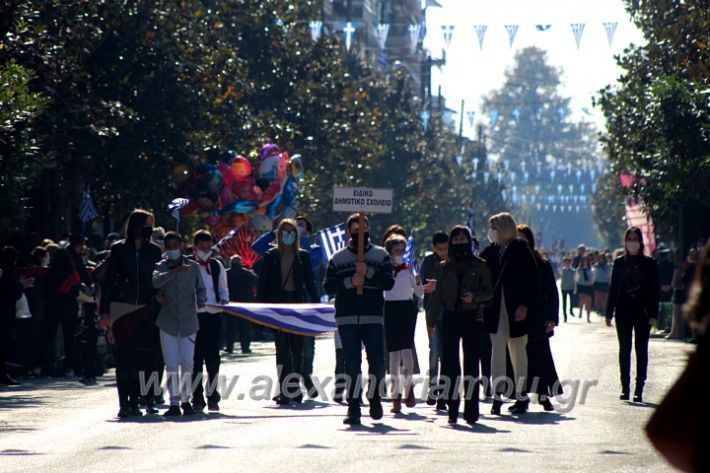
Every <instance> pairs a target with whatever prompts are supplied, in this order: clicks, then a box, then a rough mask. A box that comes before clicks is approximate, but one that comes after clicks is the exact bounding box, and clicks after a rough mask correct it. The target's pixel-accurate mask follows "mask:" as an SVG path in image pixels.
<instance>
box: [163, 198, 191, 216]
mask: <svg viewBox="0 0 710 473" xmlns="http://www.w3.org/2000/svg"><path fill="white" fill-rule="evenodd" d="M189 203H190V201H189V200H188V199H181V198H177V199H173V200H172V202H170V204H168V210H170V214H171V215H172V216H173V218H174V219H175V220H178V221H179V220H180V209H182V208H184V207H186V206H187V205H188V204H189Z"/></svg>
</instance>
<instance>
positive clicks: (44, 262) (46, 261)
mask: <svg viewBox="0 0 710 473" xmlns="http://www.w3.org/2000/svg"><path fill="white" fill-rule="evenodd" d="M42 267H43V268H48V267H49V258H44V259H43V260H42Z"/></svg>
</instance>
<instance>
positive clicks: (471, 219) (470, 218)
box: [466, 210, 476, 237]
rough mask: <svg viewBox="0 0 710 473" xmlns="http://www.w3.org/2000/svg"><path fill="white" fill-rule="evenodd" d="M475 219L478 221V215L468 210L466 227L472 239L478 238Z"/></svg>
mask: <svg viewBox="0 0 710 473" xmlns="http://www.w3.org/2000/svg"><path fill="white" fill-rule="evenodd" d="M475 219H476V214H475V213H473V210H467V211H466V226H467V227H468V230H469V231H470V232H471V236H472V237H474V236H476V226H475Z"/></svg>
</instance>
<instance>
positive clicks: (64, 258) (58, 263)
mask: <svg viewBox="0 0 710 473" xmlns="http://www.w3.org/2000/svg"><path fill="white" fill-rule="evenodd" d="M75 269H76V267H75V266H74V260H73V259H72V257H71V255H70V254H69V252H68V251H67V250H66V249H64V248H61V249H59V250H57V251H55V252H54V255H52V261H51V262H50V263H49V270H50V273H51V274H52V275H53V277H54V278H55V280H56V281H58V282H63V281H64V280H65V279H66V278H68V277H69V275H70V274H71V273H73V272H74V271H75Z"/></svg>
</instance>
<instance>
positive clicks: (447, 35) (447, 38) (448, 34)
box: [441, 25, 456, 47]
mask: <svg viewBox="0 0 710 473" xmlns="http://www.w3.org/2000/svg"><path fill="white" fill-rule="evenodd" d="M455 28H456V26H455V25H441V31H442V33H444V43H446V46H447V47H448V46H450V45H451V38H452V37H453V36H454V29H455Z"/></svg>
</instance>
